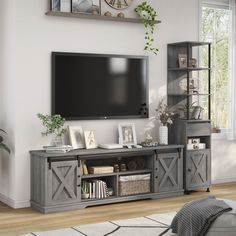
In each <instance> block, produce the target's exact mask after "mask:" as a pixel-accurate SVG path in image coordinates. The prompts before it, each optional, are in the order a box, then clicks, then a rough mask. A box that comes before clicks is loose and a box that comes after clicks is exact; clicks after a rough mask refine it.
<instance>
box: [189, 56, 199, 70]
mask: <svg viewBox="0 0 236 236" xmlns="http://www.w3.org/2000/svg"><path fill="white" fill-rule="evenodd" d="M189 66H190V67H192V68H196V67H197V59H196V58H190V61H189Z"/></svg>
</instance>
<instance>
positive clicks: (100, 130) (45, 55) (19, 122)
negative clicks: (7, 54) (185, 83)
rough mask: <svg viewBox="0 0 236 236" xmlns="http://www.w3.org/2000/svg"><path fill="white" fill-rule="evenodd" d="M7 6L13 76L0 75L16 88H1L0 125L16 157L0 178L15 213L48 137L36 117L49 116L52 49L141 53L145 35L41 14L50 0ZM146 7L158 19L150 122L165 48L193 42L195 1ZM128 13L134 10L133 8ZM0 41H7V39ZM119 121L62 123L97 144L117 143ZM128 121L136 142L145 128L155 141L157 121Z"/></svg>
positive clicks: (162, 1) (136, 27)
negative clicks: (35, 152)
mask: <svg viewBox="0 0 236 236" xmlns="http://www.w3.org/2000/svg"><path fill="white" fill-rule="evenodd" d="M6 2H9V3H11V4H16V6H15V8H8V11H7V14H8V15H6V14H3V15H2V14H0V15H1V17H4V19H7V20H8V21H9V22H10V19H9V15H10V16H11V17H12V19H14V21H15V24H16V25H15V27H14V28H13V29H12V27H13V26H12V25H8V26H7V27H11V29H12V30H14V34H15V37H14V42H11V44H10V45H7V46H8V47H7V49H8V50H10V51H12V50H13V47H15V49H14V52H15V54H14V55H15V60H13V56H14V55H12V58H11V59H12V60H6V63H7V64H5V67H4V68H5V70H7V71H8V73H14V76H10V75H9V76H6V77H4V76H3V82H6V81H7V80H8V78H9V77H10V78H11V79H12V82H14V84H13V87H14V89H13V90H11V89H10V87H9V86H10V82H9V86H7V87H4V89H6V90H5V96H6V98H7V101H4V103H5V102H6V103H5V104H6V105H5V106H3V107H4V109H3V108H1V112H2V113H5V112H6V110H7V107H8V108H9V106H10V107H11V108H12V109H9V111H8V112H6V113H5V114H4V116H3V120H4V122H6V127H8V129H9V130H11V132H10V133H9V136H10V139H11V140H10V142H11V144H12V145H13V148H14V150H15V152H14V153H13V155H12V156H11V160H8V162H9V163H8V165H10V166H11V167H10V168H9V169H8V170H9V172H7V174H8V176H7V177H6V174H4V172H2V171H3V170H1V172H0V179H1V182H0V183H1V185H0V192H1V193H2V194H3V195H5V196H6V197H8V200H9V201H8V204H9V202H10V203H12V204H11V205H12V206H14V207H20V206H27V205H28V204H29V198H30V166H29V163H30V161H29V153H28V151H29V150H32V149H41V147H42V146H43V145H47V144H48V143H49V141H50V138H42V137H41V134H40V132H41V130H42V126H41V124H40V122H39V120H38V119H37V118H36V113H38V112H42V113H50V91H51V87H50V81H51V77H50V53H51V51H67V52H91V53H114V54H134V55H135V54H138V55H143V54H145V53H144V52H143V46H144V40H143V36H144V30H143V27H142V25H141V24H132V23H121V22H110V21H95V20H82V19H74V18H60V17H49V16H45V12H46V11H47V9H48V0H41V1H39V0H21V1H17V0H1V2H0V9H2V11H3V12H4V11H5V10H6V9H5V8H7V6H5V5H4V3H6ZM139 2H141V1H138V0H137V1H134V6H135V5H137V4H138V3H139ZM151 2H152V5H153V6H154V7H155V8H156V9H157V10H158V19H160V20H161V21H162V23H161V24H159V25H157V32H156V37H155V38H156V39H157V41H156V43H157V46H158V48H159V49H160V52H159V53H158V55H157V56H153V55H150V68H149V70H150V109H151V115H150V116H151V117H152V116H153V115H154V110H155V107H156V105H157V101H158V97H160V96H162V95H164V94H165V93H166V77H167V72H166V68H167V64H166V63H167V56H166V52H167V50H166V45H167V43H171V42H176V41H183V40H184V41H186V40H197V39H198V1H197V0H193V1H189V0H178V1H173V0H159V1H156V0H152V1H151ZM3 7H4V8H3ZM130 9H131V10H132V7H131V8H130ZM0 13H1V12H0ZM0 30H1V31H2V29H0ZM1 33H2V32H1ZM5 37H7V39H8V40H10V39H11V38H10V35H9V34H6V35H5ZM0 46H1V45H0ZM13 68H14V69H13ZM1 76H2V74H1ZM6 91H7V93H6ZM2 97H3V96H1V98H2ZM14 97H15V99H14V100H13V101H12V99H13V98H14ZM13 117H14V119H13V122H12V121H11V119H12V118H13ZM8 119H10V121H9V120H8ZM119 122H127V120H122V121H120V120H109V121H107V120H106V121H82V122H79V121H78V122H77V121H73V122H69V123H68V124H75V125H77V124H80V125H82V126H83V127H84V129H94V130H95V132H96V137H97V140H98V142H99V143H111V142H116V141H117V125H118V123H119ZM132 122H134V123H135V124H136V130H137V135H138V141H141V140H143V139H144V136H145V135H144V133H145V130H151V132H152V135H153V137H154V138H156V137H157V128H156V127H155V126H156V123H155V122H153V121H152V119H143V120H141V119H140V120H132ZM13 132H14V133H13ZM5 161H6V158H4V159H3V160H1V163H2V165H3V164H4V162H5ZM14 166H15V169H14ZM12 170H14V172H12ZM9 179H13V180H14V181H13V183H12V182H9ZM12 188H13V190H11V189H12ZM2 199H3V198H2ZM13 203H14V204H13Z"/></svg>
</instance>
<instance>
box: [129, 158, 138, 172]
mask: <svg viewBox="0 0 236 236" xmlns="http://www.w3.org/2000/svg"><path fill="white" fill-rule="evenodd" d="M127 167H128V170H137V168H138V165H137V162H136V161H135V160H132V161H129V162H128V164H127Z"/></svg>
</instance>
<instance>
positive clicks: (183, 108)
mask: <svg viewBox="0 0 236 236" xmlns="http://www.w3.org/2000/svg"><path fill="white" fill-rule="evenodd" d="M195 103H196V102H193V103H192V104H190V105H189V106H187V104H186V105H181V106H180V107H179V108H178V110H179V116H180V118H183V119H186V118H187V112H188V111H189V117H190V118H191V117H192V113H193V110H194V106H193V105H194V104H195Z"/></svg>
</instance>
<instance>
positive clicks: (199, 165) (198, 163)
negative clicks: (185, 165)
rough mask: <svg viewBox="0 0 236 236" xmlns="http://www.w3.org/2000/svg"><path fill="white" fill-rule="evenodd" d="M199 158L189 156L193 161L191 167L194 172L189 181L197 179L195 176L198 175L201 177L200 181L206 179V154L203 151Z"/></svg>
mask: <svg viewBox="0 0 236 236" xmlns="http://www.w3.org/2000/svg"><path fill="white" fill-rule="evenodd" d="M198 157H199V158H195V157H194V156H191V161H192V163H193V167H194V170H195V171H194V172H193V176H192V178H191V182H194V180H196V179H197V177H198V176H199V178H200V179H201V181H202V182H203V183H205V182H206V181H207V179H206V164H205V163H206V162H205V161H206V158H207V157H206V155H205V153H201V154H200V155H199V156H198Z"/></svg>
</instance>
